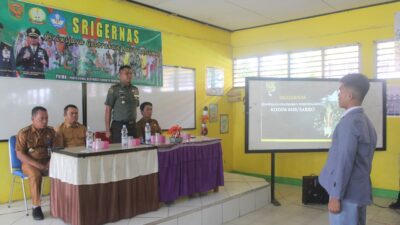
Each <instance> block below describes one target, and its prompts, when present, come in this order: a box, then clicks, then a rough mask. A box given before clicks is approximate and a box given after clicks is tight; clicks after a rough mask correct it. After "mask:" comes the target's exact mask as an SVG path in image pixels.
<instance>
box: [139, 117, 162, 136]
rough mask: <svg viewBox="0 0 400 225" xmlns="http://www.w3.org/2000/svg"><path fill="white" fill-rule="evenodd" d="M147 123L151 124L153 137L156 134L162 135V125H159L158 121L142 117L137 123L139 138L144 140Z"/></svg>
mask: <svg viewBox="0 0 400 225" xmlns="http://www.w3.org/2000/svg"><path fill="white" fill-rule="evenodd" d="M146 123H149V125H150V128H151V135H155V134H156V133H159V134H161V128H160V125H159V124H158V121H157V120H155V119H150V120H146V119H145V118H143V117H142V119H140V120H139V121H138V122H137V123H136V135H137V137H139V138H140V137H143V138H144V133H145V127H146Z"/></svg>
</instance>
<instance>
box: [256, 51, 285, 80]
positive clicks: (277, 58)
mask: <svg viewBox="0 0 400 225" xmlns="http://www.w3.org/2000/svg"><path fill="white" fill-rule="evenodd" d="M288 69H289V67H288V54H280V55H270V56H263V57H261V58H260V77H288V75H289V70H288Z"/></svg>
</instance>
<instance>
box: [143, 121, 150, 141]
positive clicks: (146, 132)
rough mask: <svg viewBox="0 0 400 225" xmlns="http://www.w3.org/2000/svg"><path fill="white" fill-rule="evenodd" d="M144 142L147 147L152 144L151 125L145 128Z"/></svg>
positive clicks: (147, 124)
mask: <svg viewBox="0 0 400 225" xmlns="http://www.w3.org/2000/svg"><path fill="white" fill-rule="evenodd" d="M144 141H145V143H146V144H147V145H149V144H151V128H150V124H149V123H146V126H145V127H144Z"/></svg>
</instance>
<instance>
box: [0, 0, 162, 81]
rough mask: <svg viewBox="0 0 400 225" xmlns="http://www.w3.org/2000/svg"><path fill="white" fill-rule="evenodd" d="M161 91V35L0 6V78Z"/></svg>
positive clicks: (39, 9) (23, 6)
mask: <svg viewBox="0 0 400 225" xmlns="http://www.w3.org/2000/svg"><path fill="white" fill-rule="evenodd" d="M122 65H130V66H131V67H132V71H133V83H134V84H138V85H147V86H162V54H161V33H160V32H158V31H153V30H148V29H144V28H142V27H137V26H133V25H128V24H123V23H118V22H114V21H109V20H104V19H101V18H95V17H91V16H85V15H80V14H75V13H71V12H66V11H62V10H58V9H53V8H49V7H44V6H39V5H34V4H30V3H24V2H20V1H15V0H14V1H11V0H9V1H0V76H8V77H20V78H39V79H53V80H70V81H81V82H103V83H114V82H118V81H119V79H118V69H119V67H120V66H122Z"/></svg>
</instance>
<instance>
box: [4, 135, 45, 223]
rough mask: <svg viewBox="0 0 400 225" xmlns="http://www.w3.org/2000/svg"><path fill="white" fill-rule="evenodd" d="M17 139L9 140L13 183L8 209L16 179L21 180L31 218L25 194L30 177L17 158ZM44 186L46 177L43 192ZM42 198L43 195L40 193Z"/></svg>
mask: <svg viewBox="0 0 400 225" xmlns="http://www.w3.org/2000/svg"><path fill="white" fill-rule="evenodd" d="M16 141H17V138H16V136H15V135H13V136H11V137H10V139H9V140H8V150H9V153H10V154H9V155H10V169H11V174H12V175H13V180H12V183H11V190H10V196H9V199H8V208H10V207H11V202H12V195H13V192H14V184H15V178H18V177H19V178H20V179H21V187H22V194H23V195H24V203H25V212H26V215H27V216H29V213H28V204H27V202H26V193H25V185H24V180H25V179H28V176H26V175H25V174H24V173H23V172H22V169H21V165H22V164H21V161H20V160H19V159H18V157H17V152H16V151H15V144H16ZM43 184H44V177H43V179H42V184H41V186H42V188H41V191H43ZM40 197H42V193H40Z"/></svg>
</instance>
